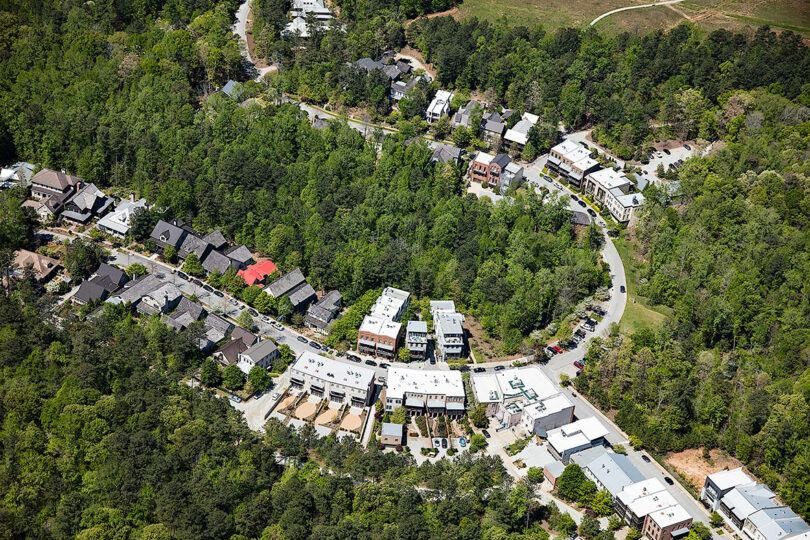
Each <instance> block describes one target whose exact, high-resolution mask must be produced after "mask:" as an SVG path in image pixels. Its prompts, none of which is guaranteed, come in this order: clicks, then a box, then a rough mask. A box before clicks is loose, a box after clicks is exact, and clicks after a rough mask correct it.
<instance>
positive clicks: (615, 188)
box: [583, 169, 644, 223]
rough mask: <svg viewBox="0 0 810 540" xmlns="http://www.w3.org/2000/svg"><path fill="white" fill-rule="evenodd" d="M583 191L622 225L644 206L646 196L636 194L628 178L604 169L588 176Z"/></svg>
mask: <svg viewBox="0 0 810 540" xmlns="http://www.w3.org/2000/svg"><path fill="white" fill-rule="evenodd" d="M583 189H584V190H585V193H588V194H590V195H592V196H593V198H594V200H595V201H597V202H599V203H601V204H602V205H604V206H605V207H606V208H607V209H608V210H609V211H610V213H611V215H612V216H613V218H614V219H615V220H616V221H619V222H621V223H625V222H628V221H630V220H631V219H632V217H633V210H634V209H635V208H638V207H639V206H641V205H642V204H644V195H642V194H641V193H635V192H634V191H633V190H634V189H635V186H634V185H633V183H632V182H631V181H630V180H629V179H628V178H627V176H625V174H624V173H623V172H620V171H616V170H614V169H602V170H599V171H594V172H592V173H590V174H588V175H587V176H586V177H585V182H584V185H583Z"/></svg>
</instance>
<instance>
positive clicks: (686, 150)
mask: <svg viewBox="0 0 810 540" xmlns="http://www.w3.org/2000/svg"><path fill="white" fill-rule="evenodd" d="M655 148H656V151H655V152H653V153H652V157H651V158H650V162H649V163H648V164H646V165H642V166H641V171H642V177H643V178H644V179H645V180H646V181H647V182H656V181H659V180H660V178H658V174H657V172H656V171H657V170H658V165H659V164H660V165H663V166H664V169H665V170H666V169H669V167H670V165H674V164H676V163H678V162H679V161H683V160H685V159H686V158H688V157H691V156H692V154H694V153H695V147H694V145H693V144H691V143H686V146H684V145H682V144H677V145H676V144H673V143H660V144H658V145H656V147H655ZM664 150H666V151H664Z"/></svg>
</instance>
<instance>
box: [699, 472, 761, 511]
mask: <svg viewBox="0 0 810 540" xmlns="http://www.w3.org/2000/svg"><path fill="white" fill-rule="evenodd" d="M754 484H755V482H754V479H753V478H751V477H750V476H748V475H747V474H745V472H743V469H742V467H737V468H736V469H731V470H725V471H720V472H716V473H714V474H710V475H708V476H707V477H706V480H705V481H704V482H703V489H701V490H700V500H701V501H704V502H705V503H706V504H708V505H709V508H711V509H712V510H717V508H718V507H719V506H720V499H722V498H723V496H724V495H725V494H726V493H728V492H729V491H731V490H732V489H734V488H735V487H737V486H753V485H754Z"/></svg>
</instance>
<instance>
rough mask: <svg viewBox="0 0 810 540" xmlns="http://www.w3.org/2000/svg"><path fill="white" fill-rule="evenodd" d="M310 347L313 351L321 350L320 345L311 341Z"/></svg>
mask: <svg viewBox="0 0 810 540" xmlns="http://www.w3.org/2000/svg"><path fill="white" fill-rule="evenodd" d="M309 346H310V347H312V348H313V349H317V350H319V351H320V350H321V346H320V345H319V344H318V343H315V342H314V341H310V342H309Z"/></svg>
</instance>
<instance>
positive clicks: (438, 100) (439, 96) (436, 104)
mask: <svg viewBox="0 0 810 540" xmlns="http://www.w3.org/2000/svg"><path fill="white" fill-rule="evenodd" d="M451 99H453V93H452V92H448V91H447V90H439V91H437V92H436V96H435V97H434V98H433V101H431V102H430V105H429V106H428V109H427V112H428V114H440V113H442V112H443V110H444V108H445V106H449V104H450V100H451Z"/></svg>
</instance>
